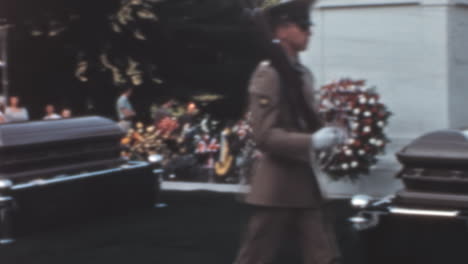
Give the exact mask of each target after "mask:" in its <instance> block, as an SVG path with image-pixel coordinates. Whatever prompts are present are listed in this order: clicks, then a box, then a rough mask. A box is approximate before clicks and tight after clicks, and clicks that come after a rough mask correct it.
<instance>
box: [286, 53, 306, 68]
mask: <svg viewBox="0 0 468 264" xmlns="http://www.w3.org/2000/svg"><path fill="white" fill-rule="evenodd" d="M288 59H289V61H290V62H291V65H292V66H293V67H294V68H296V69H297V70H300V71H304V66H302V64H301V61H300V60H299V56H288Z"/></svg>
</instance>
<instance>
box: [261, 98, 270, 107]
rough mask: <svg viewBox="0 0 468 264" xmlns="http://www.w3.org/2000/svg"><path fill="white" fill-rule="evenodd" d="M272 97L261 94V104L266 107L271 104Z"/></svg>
mask: <svg viewBox="0 0 468 264" xmlns="http://www.w3.org/2000/svg"><path fill="white" fill-rule="evenodd" d="M270 102H271V100H270V98H268V97H266V96H261V97H260V98H259V99H258V103H259V104H260V106H261V107H266V106H268V105H270Z"/></svg>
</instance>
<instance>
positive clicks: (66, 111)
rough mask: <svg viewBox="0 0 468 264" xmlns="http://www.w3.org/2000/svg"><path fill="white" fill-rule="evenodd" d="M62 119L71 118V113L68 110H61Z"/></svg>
mask: <svg viewBox="0 0 468 264" xmlns="http://www.w3.org/2000/svg"><path fill="white" fill-rule="evenodd" d="M61 114H62V118H71V117H72V111H71V109H70V108H64V109H62V113H61Z"/></svg>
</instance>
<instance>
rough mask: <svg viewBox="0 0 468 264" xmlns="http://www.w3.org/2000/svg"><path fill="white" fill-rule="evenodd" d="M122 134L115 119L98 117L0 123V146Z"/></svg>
mask: <svg viewBox="0 0 468 264" xmlns="http://www.w3.org/2000/svg"><path fill="white" fill-rule="evenodd" d="M122 135H123V132H122V130H121V129H120V127H119V126H118V125H117V124H116V123H115V122H114V121H112V120H110V119H107V118H104V117H99V116H90V117H81V118H70V119H58V120H44V121H34V122H21V123H7V124H2V125H0V149H3V148H14V147H20V146H30V145H38V144H46V143H50V142H59V141H70V140H80V139H85V138H92V137H109V136H110V137H121V136H122Z"/></svg>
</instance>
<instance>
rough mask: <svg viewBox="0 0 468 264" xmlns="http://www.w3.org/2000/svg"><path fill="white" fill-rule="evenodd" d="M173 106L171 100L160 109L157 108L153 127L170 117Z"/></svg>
mask: <svg viewBox="0 0 468 264" xmlns="http://www.w3.org/2000/svg"><path fill="white" fill-rule="evenodd" d="M173 105H174V100H172V99H171V100H169V101H167V102H165V103H164V104H163V105H162V106H161V107H159V108H158V110H156V112H155V113H154V117H153V120H154V125H155V126H157V125H158V124H159V122H161V120H163V119H164V118H166V117H172V113H171V108H172V106H173Z"/></svg>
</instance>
